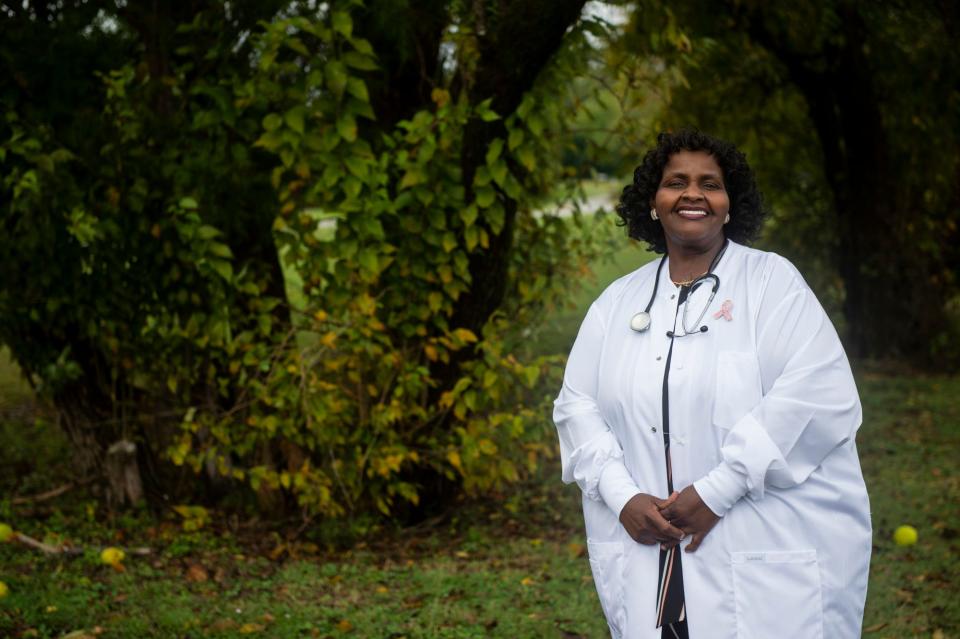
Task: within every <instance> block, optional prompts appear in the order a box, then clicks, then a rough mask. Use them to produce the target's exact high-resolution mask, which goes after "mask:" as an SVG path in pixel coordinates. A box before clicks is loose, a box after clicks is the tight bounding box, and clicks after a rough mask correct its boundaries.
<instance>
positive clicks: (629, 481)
mask: <svg viewBox="0 0 960 639" xmlns="http://www.w3.org/2000/svg"><path fill="white" fill-rule="evenodd" d="M597 487H598V489H599V490H600V496H601V497H602V498H603V502H604V503H605V504H606V505H607V506H608V507H609V508H610V510H612V511H613V512H614V514H616V515H617V516H618V517H619V516H620V511H621V510H623V507H624V506H626V505H627V502H628V501H630V499H631V498H633V496H634V495H636V494H638V493H639V492H640V489H639V488H638V487H637V484H636V482H634V481H633V477H631V476H630V471H628V470H627V467H626V466H624V465H623V460H622V459H613V460H610V461H609V462H608V463H607V465H606V466H604V468H603V471H602V472H601V473H600V481H599V482H598V486H597Z"/></svg>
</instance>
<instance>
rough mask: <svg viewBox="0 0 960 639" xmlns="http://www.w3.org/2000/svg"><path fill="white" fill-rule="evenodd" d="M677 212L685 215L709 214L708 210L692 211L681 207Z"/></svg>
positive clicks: (703, 215)
mask: <svg viewBox="0 0 960 639" xmlns="http://www.w3.org/2000/svg"><path fill="white" fill-rule="evenodd" d="M677 213H679V214H680V215H682V216H683V217H706V216H707V212H706V211H691V210H689V209H680V210H679V211H677Z"/></svg>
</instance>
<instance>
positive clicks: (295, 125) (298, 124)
mask: <svg viewBox="0 0 960 639" xmlns="http://www.w3.org/2000/svg"><path fill="white" fill-rule="evenodd" d="M305 113H306V109H305V108H304V107H303V105H297V106H295V107H293V108H292V109H290V110H289V111H287V112H286V113H285V114H284V115H283V119H284V121H285V122H286V123H287V126H288V127H290V128H291V129H293V130H294V131H296V132H297V133H300V134H301V135H302V134H303V118H304V114H305Z"/></svg>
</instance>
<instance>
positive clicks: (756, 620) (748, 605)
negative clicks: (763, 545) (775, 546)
mask: <svg viewBox="0 0 960 639" xmlns="http://www.w3.org/2000/svg"><path fill="white" fill-rule="evenodd" d="M731 558H732V562H733V590H734V599H735V601H736V608H737V637H738V639H767V638H769V637H797V638H798V639H823V603H822V599H821V594H820V567H819V564H818V563H817V551H816V550H796V551H786V552H780V551H777V552H771V551H757V552H735V553H731Z"/></svg>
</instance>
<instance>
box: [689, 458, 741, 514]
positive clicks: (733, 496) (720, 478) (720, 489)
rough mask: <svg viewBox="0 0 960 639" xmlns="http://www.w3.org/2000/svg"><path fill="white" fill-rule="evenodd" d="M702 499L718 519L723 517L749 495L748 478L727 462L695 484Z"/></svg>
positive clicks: (721, 463)
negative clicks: (742, 498)
mask: <svg viewBox="0 0 960 639" xmlns="http://www.w3.org/2000/svg"><path fill="white" fill-rule="evenodd" d="M693 487H694V489H695V490H696V491H697V494H698V495H700V499H701V500H702V501H703V503H705V504H706V505H707V508H709V509H710V510H712V511H713V513H714V514H715V515H716V516H717V517H723V516H724V515H725V514H726V513H727V511H728V510H730V509H731V508H732V507H733V505H734V504H735V503H737V501H739V499H740V498H741V497H743V496H744V495H745V494H746V493H747V478H746V477H745V476H744V475H743V474H741V473H738V472H737V471H736V470H734V469H733V467H732V466H730V464H728V463H727V462H720V465H719V466H717V467H716V468H714V469H713V470H711V471H710V473H709V474H707V476H706V477H702V478H700V479H698V480H697V481H695V482H693Z"/></svg>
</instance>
